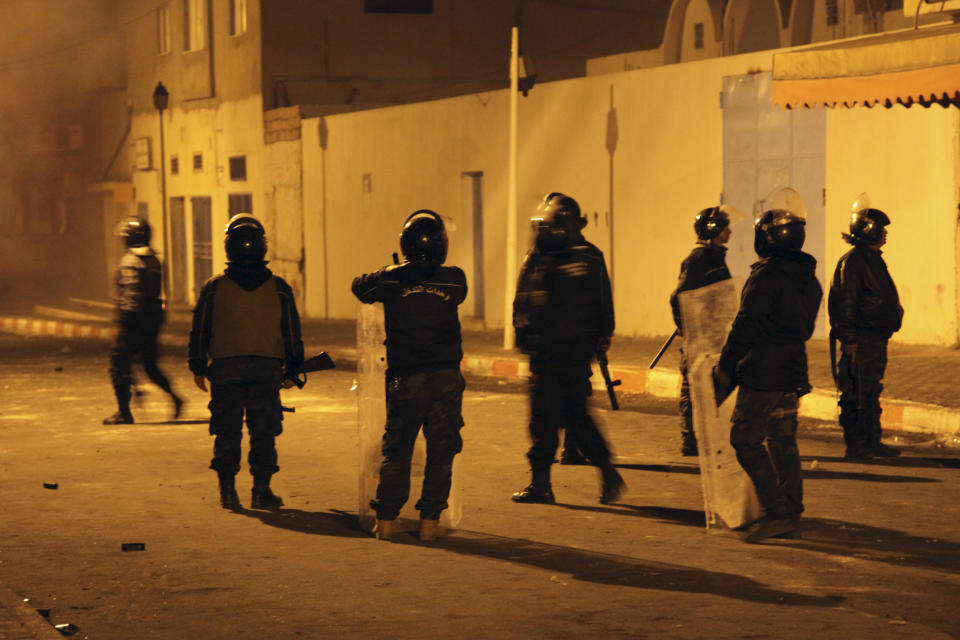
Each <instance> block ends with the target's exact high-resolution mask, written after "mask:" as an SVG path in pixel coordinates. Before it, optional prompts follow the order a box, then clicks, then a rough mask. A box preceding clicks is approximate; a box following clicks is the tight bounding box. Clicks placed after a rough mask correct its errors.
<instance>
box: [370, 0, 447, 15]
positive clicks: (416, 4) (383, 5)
mask: <svg viewBox="0 0 960 640" xmlns="http://www.w3.org/2000/svg"><path fill="white" fill-rule="evenodd" d="M363 11H364V13H433V0H363Z"/></svg>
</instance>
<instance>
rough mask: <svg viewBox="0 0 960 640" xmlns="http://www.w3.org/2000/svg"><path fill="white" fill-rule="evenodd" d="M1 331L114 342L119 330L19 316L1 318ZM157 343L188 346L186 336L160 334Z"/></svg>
mask: <svg viewBox="0 0 960 640" xmlns="http://www.w3.org/2000/svg"><path fill="white" fill-rule="evenodd" d="M0 330H2V331H7V332H9V333H17V334H20V335H34V336H57V337H61V338H89V339H93V340H113V339H114V338H116V337H117V330H116V328H114V327H113V326H102V325H90V324H78V323H75V322H65V321H63V320H39V319H36V318H24V317H17V316H0ZM157 342H159V343H160V344H165V345H168V346H174V347H184V346H186V345H187V342H188V340H187V338H186V337H185V336H179V335H170V334H165V333H162V332H161V333H160V336H159V338H158V339H157Z"/></svg>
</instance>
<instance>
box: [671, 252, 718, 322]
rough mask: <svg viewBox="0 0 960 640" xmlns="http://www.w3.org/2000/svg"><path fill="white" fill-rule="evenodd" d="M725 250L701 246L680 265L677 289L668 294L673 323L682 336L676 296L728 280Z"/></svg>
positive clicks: (678, 302)
mask: <svg viewBox="0 0 960 640" xmlns="http://www.w3.org/2000/svg"><path fill="white" fill-rule="evenodd" d="M726 256H727V248H726V247H716V246H714V245H712V244H702V245H699V246H698V247H697V248H695V249H694V250H693V251H691V252H690V255H689V256H687V257H686V259H684V261H683V262H681V263H680V278H679V280H678V281H677V288H676V289H675V290H674V292H673V293H671V294H670V308H671V309H673V322H674V323H675V324H676V325H677V328H678V329H680V334H681V335H683V326H682V324H683V322H682V320H681V318H680V301H679V300H678V299H677V294H679V293H682V292H683V291H690V290H692V289H699V288H700V287H705V286H707V285H708V284H713V283H715V282H720V281H722V280H729V279H730V270H729V269H727V259H726Z"/></svg>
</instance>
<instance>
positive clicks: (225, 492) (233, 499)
mask: <svg viewBox="0 0 960 640" xmlns="http://www.w3.org/2000/svg"><path fill="white" fill-rule="evenodd" d="M217 476H218V477H219V478H220V506H221V507H223V508H224V509H230V510H236V509H239V508H240V496H238V495H237V488H236V485H234V483H233V478H234V476H233V474H229V473H218V474H217Z"/></svg>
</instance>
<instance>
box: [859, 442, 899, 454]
mask: <svg viewBox="0 0 960 640" xmlns="http://www.w3.org/2000/svg"><path fill="white" fill-rule="evenodd" d="M867 449H868V450H869V451H870V453H872V454H873V455H875V456H877V457H879V458H895V457H897V456H898V455H900V449H897V448H896V447H891V446H890V445H886V444H883V443H882V442H880V441H879V440H877V441H876V442H868V443H867Z"/></svg>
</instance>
